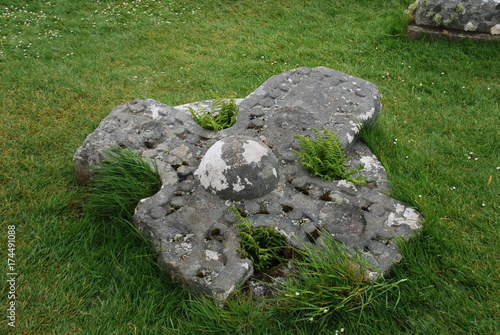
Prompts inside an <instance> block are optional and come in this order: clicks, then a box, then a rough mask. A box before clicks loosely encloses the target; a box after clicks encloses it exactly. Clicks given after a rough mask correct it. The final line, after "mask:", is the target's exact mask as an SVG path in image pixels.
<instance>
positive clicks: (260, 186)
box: [194, 136, 279, 200]
mask: <svg viewBox="0 0 500 335" xmlns="http://www.w3.org/2000/svg"><path fill="white" fill-rule="evenodd" d="M278 170H279V162H278V159H277V158H276V156H275V155H274V153H273V152H272V151H271V149H269V147H268V146H267V145H265V144H264V143H262V142H260V141H256V140H254V139H251V138H245V137H239V136H230V137H226V138H223V139H222V140H220V141H217V142H215V144H214V145H212V146H211V147H210V148H209V149H208V150H207V152H206V153H205V156H204V157H203V159H202V160H201V163H200V166H199V167H198V169H197V170H196V171H195V173H194V175H195V177H197V179H198V180H199V181H200V183H201V185H203V186H204V187H205V189H207V190H209V191H210V192H212V193H214V194H215V195H217V196H218V197H219V198H222V199H228V200H245V199H254V198H258V197H261V196H263V195H265V194H267V193H269V192H270V191H272V190H273V189H274V187H275V186H276V184H277V183H278V179H279V177H278Z"/></svg>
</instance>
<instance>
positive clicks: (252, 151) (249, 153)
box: [242, 140, 268, 164]
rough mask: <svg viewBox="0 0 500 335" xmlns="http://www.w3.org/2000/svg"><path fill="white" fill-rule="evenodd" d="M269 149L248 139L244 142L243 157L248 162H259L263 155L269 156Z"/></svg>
mask: <svg viewBox="0 0 500 335" xmlns="http://www.w3.org/2000/svg"><path fill="white" fill-rule="evenodd" d="M267 154H268V149H267V148H266V147H264V146H263V145H261V144H259V143H257V142H255V141H252V140H248V141H246V142H245V143H243V154H242V155H243V158H244V159H245V161H246V162H247V163H248V164H252V163H259V162H260V161H261V160H262V157H264V156H267Z"/></svg>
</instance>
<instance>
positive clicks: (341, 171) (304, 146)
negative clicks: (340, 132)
mask: <svg viewBox="0 0 500 335" xmlns="http://www.w3.org/2000/svg"><path fill="white" fill-rule="evenodd" d="M313 131H314V134H315V140H313V139H312V138H310V137H304V136H300V135H299V136H296V137H295V138H297V139H298V140H299V142H300V144H301V145H300V147H299V150H298V151H295V154H296V155H297V157H298V158H299V160H300V163H301V164H302V165H303V166H304V167H305V168H306V169H307V170H309V171H311V173H312V175H313V176H318V177H321V178H324V179H327V180H339V179H345V180H347V181H350V182H352V183H354V184H356V185H359V184H364V183H366V180H365V179H364V178H363V177H362V176H359V177H358V178H352V177H351V175H353V174H355V173H358V172H359V170H361V169H363V166H358V167H357V168H356V169H354V170H351V171H347V168H346V167H345V165H344V164H345V163H346V162H347V160H348V158H347V156H346V155H345V154H344V152H343V150H344V148H343V147H342V142H341V141H340V139H339V137H338V136H337V134H336V133H335V132H333V131H331V130H329V129H323V131H319V130H317V129H314V128H313Z"/></svg>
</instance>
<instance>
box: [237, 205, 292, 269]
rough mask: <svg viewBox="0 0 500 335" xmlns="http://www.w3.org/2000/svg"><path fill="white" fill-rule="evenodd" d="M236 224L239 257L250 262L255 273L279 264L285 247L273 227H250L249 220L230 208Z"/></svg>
mask: <svg viewBox="0 0 500 335" xmlns="http://www.w3.org/2000/svg"><path fill="white" fill-rule="evenodd" d="M230 209H231V210H232V211H233V212H234V214H235V215H236V218H237V219H238V224H236V228H239V229H241V231H240V232H239V233H238V236H239V237H240V238H241V248H240V249H239V250H238V252H239V253H240V255H241V256H242V257H244V258H248V259H250V260H251V261H252V263H253V266H254V268H255V270H256V271H258V272H260V271H266V270H269V269H270V268H272V267H273V266H276V265H278V264H280V263H281V261H282V257H281V256H280V254H282V252H283V249H284V248H285V246H286V243H285V240H284V238H283V236H281V235H280V234H278V233H276V232H275V231H274V227H272V226H269V227H258V228H255V227H254V226H252V224H251V223H250V221H249V220H247V219H245V218H244V217H243V216H241V214H240V213H239V212H238V210H237V209H236V208H235V207H231V208H230Z"/></svg>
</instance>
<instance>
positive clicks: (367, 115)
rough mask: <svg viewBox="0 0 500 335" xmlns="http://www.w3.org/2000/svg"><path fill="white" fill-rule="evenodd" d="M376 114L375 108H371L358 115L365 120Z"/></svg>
mask: <svg viewBox="0 0 500 335" xmlns="http://www.w3.org/2000/svg"><path fill="white" fill-rule="evenodd" d="M374 114H375V108H370V110H369V111H368V112H366V113H364V114H361V115H360V116H358V119H359V120H363V121H366V120H371V119H372V118H373V115H374Z"/></svg>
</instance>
